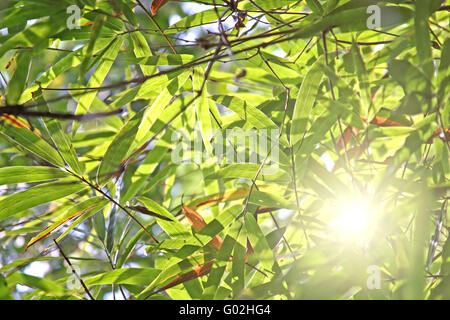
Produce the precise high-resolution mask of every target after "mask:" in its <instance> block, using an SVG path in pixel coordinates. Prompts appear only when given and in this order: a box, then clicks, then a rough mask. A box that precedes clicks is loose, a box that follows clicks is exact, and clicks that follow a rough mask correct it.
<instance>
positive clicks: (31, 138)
mask: <svg viewBox="0 0 450 320" xmlns="http://www.w3.org/2000/svg"><path fill="white" fill-rule="evenodd" d="M0 135H2V136H4V137H6V138H7V139H8V140H9V141H11V142H12V143H17V144H19V145H20V146H21V147H23V148H24V149H26V150H28V151H29V152H31V153H34V154H35V155H37V156H39V157H40V158H42V159H43V160H46V161H48V162H49V163H51V164H53V165H55V166H58V167H65V164H64V161H63V159H62V158H61V156H60V155H59V153H58V152H57V151H56V150H55V149H54V148H53V147H52V146H50V145H49V144H48V143H47V142H45V141H44V140H43V139H42V138H41V137H39V136H37V135H36V134H35V133H33V132H31V131H30V130H29V129H28V128H18V127H16V126H14V125H9V124H7V125H5V126H4V127H3V128H2V129H1V131H0Z"/></svg>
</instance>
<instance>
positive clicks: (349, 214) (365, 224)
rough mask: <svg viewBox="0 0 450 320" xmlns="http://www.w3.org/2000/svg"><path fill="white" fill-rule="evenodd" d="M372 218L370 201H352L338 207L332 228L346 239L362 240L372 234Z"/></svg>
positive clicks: (331, 224) (332, 221) (331, 223)
mask: <svg viewBox="0 0 450 320" xmlns="http://www.w3.org/2000/svg"><path fill="white" fill-rule="evenodd" d="M372 216H373V210H372V208H371V206H370V201H364V199H357V200H351V201H348V202H344V203H341V204H340V205H338V207H337V208H336V212H335V218H334V219H332V220H331V222H330V227H333V228H335V229H336V231H337V232H338V233H340V234H342V235H343V236H344V237H346V238H360V239H362V238H365V237H366V235H367V234H368V233H369V232H370V229H371V220H372V219H371V218H372Z"/></svg>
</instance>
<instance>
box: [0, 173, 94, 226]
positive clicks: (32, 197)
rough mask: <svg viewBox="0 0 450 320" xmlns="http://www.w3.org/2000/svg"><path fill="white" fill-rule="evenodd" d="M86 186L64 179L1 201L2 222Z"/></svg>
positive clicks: (0, 216) (0, 217)
mask: <svg viewBox="0 0 450 320" xmlns="http://www.w3.org/2000/svg"><path fill="white" fill-rule="evenodd" d="M85 188H86V186H85V185H82V184H80V183H78V180H75V179H64V180H60V181H57V182H49V183H44V184H40V185H38V186H36V187H32V188H30V189H28V190H25V191H22V192H18V193H15V194H13V195H10V196H7V197H6V198H3V199H1V200H0V220H4V219H6V218H8V217H11V216H13V215H15V214H17V213H19V212H21V211H23V210H26V209H29V208H33V207H35V206H37V205H40V204H44V203H47V202H50V201H54V200H58V199H60V198H63V197H66V196H68V195H71V194H73V193H76V192H80V191H81V190H83V189H85Z"/></svg>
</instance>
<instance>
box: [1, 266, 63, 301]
mask: <svg viewBox="0 0 450 320" xmlns="http://www.w3.org/2000/svg"><path fill="white" fill-rule="evenodd" d="M6 281H7V282H8V285H9V286H11V285H12V284H21V285H24V286H27V287H30V288H36V289H39V290H42V291H44V292H47V293H49V294H51V295H53V296H62V295H64V294H66V290H65V289H64V288H63V287H61V286H60V285H59V284H57V283H55V282H53V281H51V280H48V279H45V278H39V277H35V276H30V275H27V274H24V273H19V272H15V273H13V274H12V275H10V276H8V277H7V278H6Z"/></svg>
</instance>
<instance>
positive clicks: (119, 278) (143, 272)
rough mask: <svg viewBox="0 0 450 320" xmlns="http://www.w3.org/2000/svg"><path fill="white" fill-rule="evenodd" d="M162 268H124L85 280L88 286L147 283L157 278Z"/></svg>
mask: <svg viewBox="0 0 450 320" xmlns="http://www.w3.org/2000/svg"><path fill="white" fill-rule="evenodd" d="M160 273H161V270H158V269H151V268H122V269H116V270H112V271H109V272H105V273H101V274H99V275H96V276H93V277H90V278H88V279H86V280H84V283H85V284H86V285H87V286H91V285H104V284H135V285H147V284H149V283H150V282H151V281H153V279H155V278H156V277H157V276H158V274H160Z"/></svg>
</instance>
